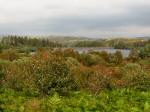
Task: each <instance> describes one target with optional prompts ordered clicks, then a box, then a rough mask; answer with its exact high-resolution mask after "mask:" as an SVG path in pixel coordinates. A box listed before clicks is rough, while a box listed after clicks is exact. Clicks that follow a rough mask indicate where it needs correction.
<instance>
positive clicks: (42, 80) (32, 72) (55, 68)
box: [3, 52, 77, 95]
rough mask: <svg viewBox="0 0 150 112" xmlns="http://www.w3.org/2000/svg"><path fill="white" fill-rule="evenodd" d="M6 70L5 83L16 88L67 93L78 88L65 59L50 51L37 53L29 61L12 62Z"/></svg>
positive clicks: (43, 92)
mask: <svg viewBox="0 0 150 112" xmlns="http://www.w3.org/2000/svg"><path fill="white" fill-rule="evenodd" d="M5 72H6V76H5V82H4V83H3V84H4V85H5V86H6V87H9V88H13V89H15V90H31V91H34V92H37V91H38V92H39V93H41V94H53V93H55V92H58V93H60V94H62V95H65V94H67V93H69V91H70V90H75V89H77V84H76V82H75V81H74V80H73V77H72V74H71V72H70V69H69V67H68V65H67V63H66V62H65V59H63V58H62V57H58V56H56V55H55V56H54V55H52V54H50V53H48V52H42V53H37V54H36V55H34V57H33V58H32V59H31V60H29V61H24V62H22V63H20V62H19V63H12V64H10V65H9V66H8V67H7V69H6V71H5Z"/></svg>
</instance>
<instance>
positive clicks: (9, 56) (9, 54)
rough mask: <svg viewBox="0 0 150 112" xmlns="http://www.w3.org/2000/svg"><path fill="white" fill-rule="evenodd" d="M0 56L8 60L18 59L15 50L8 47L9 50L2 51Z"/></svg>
mask: <svg viewBox="0 0 150 112" xmlns="http://www.w3.org/2000/svg"><path fill="white" fill-rule="evenodd" d="M0 58H1V59H5V60H9V61H13V60H16V59H19V56H18V54H17V52H16V50H13V49H9V50H6V51H4V52H2V53H1V54H0Z"/></svg>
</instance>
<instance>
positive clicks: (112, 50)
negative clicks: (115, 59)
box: [73, 47, 130, 57]
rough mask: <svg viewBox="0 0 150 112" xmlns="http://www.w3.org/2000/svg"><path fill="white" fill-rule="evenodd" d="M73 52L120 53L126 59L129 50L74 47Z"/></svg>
mask: <svg viewBox="0 0 150 112" xmlns="http://www.w3.org/2000/svg"><path fill="white" fill-rule="evenodd" d="M73 49H74V50H76V51H78V52H79V53H83V52H85V53H87V52H88V51H91V50H93V51H106V52H107V53H115V52H116V51H121V52H122V55H123V57H128V55H129V53H130V50H127V49H114V48H102V47H89V48H87V47H74V48H73Z"/></svg>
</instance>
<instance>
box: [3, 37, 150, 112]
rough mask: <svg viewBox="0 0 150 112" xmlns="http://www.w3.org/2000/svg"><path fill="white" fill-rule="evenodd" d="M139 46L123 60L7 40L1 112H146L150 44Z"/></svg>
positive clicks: (43, 43) (117, 56) (149, 105)
mask: <svg viewBox="0 0 150 112" xmlns="http://www.w3.org/2000/svg"><path fill="white" fill-rule="evenodd" d="M25 40H26V41H25ZM35 40H36V41H35ZM130 41H131V40H130ZM132 41H133V40H132ZM135 41H138V40H135ZM115 42H116V41H115ZM139 42H140V41H139ZM37 43H38V44H37ZM118 43H119V42H118ZM38 45H39V46H38ZM59 45H60V46H59ZM120 45H122V44H120ZM138 45H140V46H138V47H137V46H132V47H133V48H132V47H131V48H130V49H131V52H130V54H129V56H128V57H127V58H123V56H122V53H121V52H120V51H116V53H113V54H110V53H107V52H105V51H102V52H96V51H89V52H88V53H79V52H77V51H74V49H71V48H69V49H61V48H60V47H61V44H60V43H57V42H51V41H50V40H47V39H46V40H44V39H30V38H27V37H24V38H20V37H7V38H6V37H5V38H3V39H2V40H1V52H0V111H2V112H3V111H4V112H13V111H14V112H21V111H23V112H24V111H25V112H26V111H27V112H38V111H39V112H41V111H43V112H45V111H52V112H53V111H54V112H55V111H56V112H66V111H68V112H70V111H74V112H82V111H85V112H87V111H93V112H95V111H99V112H116V111H117V112H149V111H150V44H149V40H147V41H144V44H143V41H141V43H140V44H138ZM141 45H142V46H141ZM58 46H59V48H56V47H58Z"/></svg>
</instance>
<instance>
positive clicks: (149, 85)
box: [123, 63, 150, 90]
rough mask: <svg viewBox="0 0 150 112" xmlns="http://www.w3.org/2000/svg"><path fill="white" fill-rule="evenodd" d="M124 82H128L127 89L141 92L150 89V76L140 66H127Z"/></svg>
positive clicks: (124, 70)
mask: <svg viewBox="0 0 150 112" xmlns="http://www.w3.org/2000/svg"><path fill="white" fill-rule="evenodd" d="M123 80H125V82H126V87H131V88H134V89H140V90H149V89H150V75H149V74H148V73H147V72H145V71H144V70H143V69H142V68H141V66H140V65H138V64H132V63H131V64H127V65H126V66H125V67H124V68H123Z"/></svg>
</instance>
